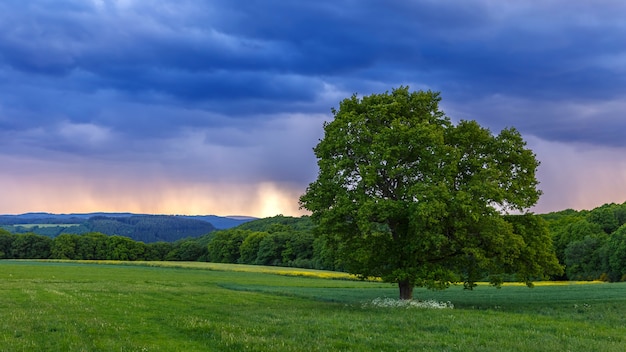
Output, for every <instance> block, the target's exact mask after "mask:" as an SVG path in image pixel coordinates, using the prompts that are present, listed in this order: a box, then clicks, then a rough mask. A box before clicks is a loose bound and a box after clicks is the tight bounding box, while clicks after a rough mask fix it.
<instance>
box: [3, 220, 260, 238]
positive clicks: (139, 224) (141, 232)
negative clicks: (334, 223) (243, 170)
mask: <svg viewBox="0 0 626 352" xmlns="http://www.w3.org/2000/svg"><path fill="white" fill-rule="evenodd" d="M252 219H254V218H244V217H238V218H229V217H220V216H215V215H207V216H183V215H143V214H131V213H90V214H68V215H56V214H47V213H30V214H22V215H2V216H0V227H1V228H3V229H5V230H7V231H9V232H11V233H35V234H38V235H44V236H48V237H52V238H54V237H56V236H59V235H61V234H84V233H91V232H101V233H103V234H107V235H119V236H125V237H129V238H131V239H133V240H135V241H141V242H146V243H151V242H158V241H165V242H174V241H177V240H179V239H181V238H186V237H199V236H202V235H205V234H207V233H209V232H211V231H215V230H217V229H226V228H231V227H234V226H237V225H240V224H242V223H245V222H247V221H250V220H252Z"/></svg>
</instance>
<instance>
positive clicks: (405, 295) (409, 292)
mask: <svg viewBox="0 0 626 352" xmlns="http://www.w3.org/2000/svg"><path fill="white" fill-rule="evenodd" d="M398 288H399V289H400V299H413V284H412V283H410V282H409V281H408V280H405V281H400V282H398Z"/></svg>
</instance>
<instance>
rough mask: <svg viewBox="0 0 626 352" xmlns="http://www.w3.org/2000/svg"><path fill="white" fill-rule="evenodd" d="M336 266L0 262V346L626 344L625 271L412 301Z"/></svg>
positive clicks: (424, 295)
mask: <svg viewBox="0 0 626 352" xmlns="http://www.w3.org/2000/svg"><path fill="white" fill-rule="evenodd" d="M104 264H115V265H104ZM298 272H306V273H307V274H306V275H300V274H298ZM333 275H337V277H332V276H333ZM343 275H345V274H341V273H332V272H316V271H313V270H303V269H288V268H267V267H252V266H239V265H226V264H221V265H215V264H213V263H159V262H143V263H141V262H136V263H128V262H126V263H121V262H100V263H93V262H90V263H80V262H68V261H65V262H50V261H0V316H1V317H2V318H1V319H0V350H1V351H623V350H624V346H626V328H625V326H626V314H625V313H626V308H625V307H626V284H624V283H620V284H594V285H581V284H560V285H538V286H537V287H535V288H533V289H529V288H526V287H521V286H516V285H509V286H505V287H503V288H501V289H495V288H492V287H487V286H482V285H479V286H478V287H476V288H475V289H474V290H473V291H465V290H463V289H462V286H454V287H451V288H450V289H448V290H445V291H428V290H423V289H416V290H415V296H416V298H419V299H420V300H424V301H428V300H432V301H436V302H448V301H449V302H451V303H452V304H453V305H454V309H424V308H415V309H411V308H401V307H400V308H399V307H389V306H382V305H377V304H372V302H375V301H376V300H377V299H378V301H380V299H381V298H385V297H387V298H396V297H397V295H398V293H397V288H396V287H395V286H393V285H390V284H385V283H381V282H368V281H354V280H350V277H344V276H343ZM331 278H333V279H331Z"/></svg>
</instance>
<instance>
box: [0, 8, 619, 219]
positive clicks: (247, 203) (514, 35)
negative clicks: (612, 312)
mask: <svg viewBox="0 0 626 352" xmlns="http://www.w3.org/2000/svg"><path fill="white" fill-rule="evenodd" d="M625 16H626V2H623V1H621V0H603V1H594V2H592V1H583V0H541V1H535V0H529V1H523V2H522V1H515V2H514V1H497V0H449V1H435V0H414V1H413V0H384V1H383V0H379V1H375V0H360V1H355V0H302V1H285V0H265V1H258V0H257V1H254V0H238V1H232V0H213V1H204V0H175V1H174V0H161V1H157V0H91V1H89V0H29V1H23V0H20V1H18V0H5V1H2V2H0V214H20V213H25V212H38V211H44V212H52V213H85V212H95V211H107V212H137V213H152V214H192V215H198V214H203V215H204V214H215V215H222V216H225V215H248V216H257V217H267V216H273V215H277V214H283V215H291V216H299V215H302V214H306V212H305V211H304V210H302V209H299V204H298V198H299V196H300V195H301V194H302V193H304V191H305V190H306V187H307V185H308V184H309V183H310V182H312V181H314V180H315V178H316V177H317V164H316V159H315V156H314V154H313V151H312V148H313V147H314V146H315V145H316V144H317V143H318V142H319V140H320V138H322V137H323V123H324V121H330V120H332V114H331V108H333V107H338V106H339V102H340V101H341V100H343V99H345V98H347V97H350V96H351V95H352V94H355V93H357V94H359V95H360V96H363V95H370V94H375V93H384V92H386V91H391V90H392V89H393V88H396V87H399V86H400V85H408V86H409V87H410V89H411V90H428V89H430V90H434V91H439V92H441V96H442V99H443V100H442V102H441V108H442V110H443V111H444V112H445V113H446V115H447V116H449V117H450V119H451V120H452V121H459V120H461V119H465V120H476V121H478V122H479V123H480V124H481V125H483V126H485V127H488V128H490V129H491V131H492V132H493V133H498V132H499V131H500V130H501V129H502V128H505V127H515V128H517V129H518V130H519V131H520V132H521V133H522V136H523V137H524V139H525V140H526V141H527V142H528V146H529V147H530V148H531V149H532V150H533V151H534V152H535V153H536V155H537V158H538V159H539V160H540V162H541V166H540V167H539V169H538V179H539V181H540V185H539V188H540V189H541V190H542V191H543V196H542V197H541V199H540V200H539V202H538V203H537V205H536V206H535V207H534V208H533V209H532V211H534V212H537V213H545V212H551V211H559V210H564V209H568V208H572V209H577V210H580V209H592V208H594V207H597V206H600V205H602V204H605V203H612V202H614V203H620V204H621V203H623V202H625V201H626V138H624V136H625V135H626V114H625V112H626V40H625V39H624V38H626V22H625V21H624V17H625Z"/></svg>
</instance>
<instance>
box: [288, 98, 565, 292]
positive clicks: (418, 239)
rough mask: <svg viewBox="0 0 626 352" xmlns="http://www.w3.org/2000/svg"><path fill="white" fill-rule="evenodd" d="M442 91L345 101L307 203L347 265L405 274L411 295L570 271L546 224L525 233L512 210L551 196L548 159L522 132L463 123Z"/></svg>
mask: <svg viewBox="0 0 626 352" xmlns="http://www.w3.org/2000/svg"><path fill="white" fill-rule="evenodd" d="M439 101H440V97H439V94H438V93H433V92H430V91H428V92H409V89H408V87H400V88H398V89H395V90H393V91H392V92H391V94H389V93H385V94H374V95H371V96H366V97H363V98H361V99H360V98H358V97H357V96H356V95H353V96H352V97H351V98H348V99H345V100H343V101H342V102H341V103H340V107H339V110H334V109H333V114H334V120H333V121H332V122H330V123H326V124H325V125H324V131H325V135H324V138H323V139H322V140H321V141H320V143H319V144H318V145H317V146H316V147H315V149H314V151H315V155H316V156H317V158H318V166H319V176H318V179H317V180H316V181H315V182H313V183H312V184H311V185H309V187H308V189H307V191H306V193H305V194H304V195H303V196H302V197H301V198H300V201H301V205H302V206H303V207H304V208H306V209H308V210H310V211H312V213H313V214H312V219H313V220H314V222H316V223H317V225H318V226H319V229H320V231H321V232H322V233H323V234H324V235H326V236H328V241H327V242H328V243H329V244H332V245H334V246H335V248H334V250H335V251H337V252H338V253H339V256H340V257H341V260H342V262H343V263H344V264H345V267H346V269H347V270H349V271H350V272H353V273H355V274H358V275H360V276H363V277H368V276H378V277H382V278H383V280H385V281H388V282H395V283H398V284H399V287H400V291H401V292H400V295H401V297H402V298H410V296H411V290H412V287H413V286H415V285H417V286H426V287H430V288H445V287H447V286H448V285H449V284H450V283H451V282H455V281H458V280H463V281H466V283H467V284H468V287H472V284H473V282H474V281H475V280H477V279H478V278H479V277H482V276H483V275H485V274H489V275H491V274H495V275H500V274H504V273H508V272H509V271H510V272H512V273H515V272H517V271H519V272H520V274H521V275H522V276H523V277H524V278H529V277H531V276H542V275H544V274H551V273H559V272H560V271H561V269H560V267H559V266H558V265H554V263H555V260H553V259H551V256H552V257H553V256H554V254H553V253H552V252H551V251H552V248H551V246H549V245H544V246H541V245H537V244H536V243H541V242H543V241H546V240H549V238H548V237H547V236H546V232H545V231H543V230H540V231H531V232H527V233H525V236H526V238H525V237H524V236H523V235H521V234H517V233H515V232H514V227H513V226H512V225H511V224H510V223H508V222H507V221H505V220H504V219H503V218H502V216H501V212H502V211H507V210H515V211H520V212H524V211H525V210H526V209H528V208H529V207H531V206H532V205H534V204H535V203H536V202H537V200H538V198H539V195H540V192H539V191H538V190H537V189H536V186H537V180H536V178H535V171H536V168H537V166H538V161H537V160H536V158H535V155H534V154H533V153H532V151H531V150H529V149H526V148H525V142H524V141H523V139H522V137H521V136H520V134H519V132H517V131H516V130H515V129H505V130H503V131H501V132H500V134H499V135H497V136H494V135H492V134H491V132H490V131H489V130H488V129H486V128H483V127H481V126H480V125H478V123H476V122H475V121H461V122H459V123H458V124H457V125H453V124H452V123H451V122H450V120H449V119H448V118H447V117H446V116H445V115H444V113H443V112H442V111H440V110H439ZM535 227H536V226H535ZM532 236H537V239H533V240H530V241H528V239H530V238H531V237H532ZM525 239H526V240H525ZM531 245H532V248H531V247H528V246H531ZM522 254H523V255H525V256H526V257H524V258H523V256H522ZM522 260H523V261H525V262H526V263H535V264H536V265H530V264H526V265H516V264H515V263H516V262H518V261H522ZM497 281H498V279H497V277H495V276H494V283H497Z"/></svg>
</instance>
